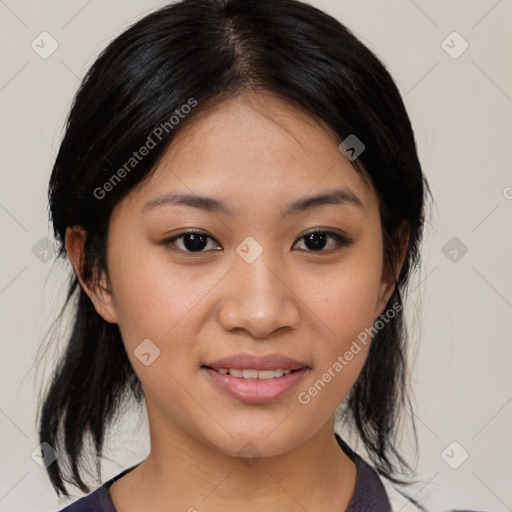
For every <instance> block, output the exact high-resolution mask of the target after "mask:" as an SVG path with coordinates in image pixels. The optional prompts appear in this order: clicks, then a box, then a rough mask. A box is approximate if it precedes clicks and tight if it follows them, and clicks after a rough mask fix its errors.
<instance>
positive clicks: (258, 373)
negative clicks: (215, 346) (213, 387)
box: [216, 368, 291, 380]
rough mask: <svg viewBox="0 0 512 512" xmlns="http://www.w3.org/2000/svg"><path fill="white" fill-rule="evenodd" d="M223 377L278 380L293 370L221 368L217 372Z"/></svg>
mask: <svg viewBox="0 0 512 512" xmlns="http://www.w3.org/2000/svg"><path fill="white" fill-rule="evenodd" d="M216 371H217V372H218V373H220V374H221V375H227V374H228V373H229V375H231V376H232V377H239V378H243V379H262V380H268V379H277V378H279V377H282V376H283V375H288V374H289V373H291V370H281V369H277V370H237V369H236V368H219V369H218V370H216Z"/></svg>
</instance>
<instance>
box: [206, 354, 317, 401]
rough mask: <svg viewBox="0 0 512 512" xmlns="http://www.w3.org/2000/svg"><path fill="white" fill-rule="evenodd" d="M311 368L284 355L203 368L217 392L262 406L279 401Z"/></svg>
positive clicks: (227, 360)
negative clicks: (261, 404) (262, 404)
mask: <svg viewBox="0 0 512 512" xmlns="http://www.w3.org/2000/svg"><path fill="white" fill-rule="evenodd" d="M310 369H311V367H310V366H309V365H307V364H305V363H303V362H301V361H297V360H295V359H290V358H287V357H284V356H281V355H275V354H274V355H268V356H264V357H262V356H253V355H250V354H239V355H237V356H233V357H229V358H224V359H220V360H218V361H214V362H211V363H209V364H205V365H202V366H201V370H202V371H204V372H205V374H206V375H207V377H208V380H209V382H210V383H211V384H213V386H214V388H216V389H217V390H218V391H220V392H221V393H223V394H224V395H228V396H230V397H232V398H235V399H236V400H237V401H241V402H245V403H251V404H258V403H267V402H273V401H276V400H279V399H280V398H282V397H284V396H285V395H287V394H288V393H290V392H291V390H292V389H293V388H294V387H295V386H296V385H297V384H298V382H299V381H300V380H301V379H302V378H303V377H304V376H305V375H306V373H308V372H309V370H310Z"/></svg>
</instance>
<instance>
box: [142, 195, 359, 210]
mask: <svg viewBox="0 0 512 512" xmlns="http://www.w3.org/2000/svg"><path fill="white" fill-rule="evenodd" d="M328 204H334V205H346V204H348V205H352V206H356V207H358V208H361V209H363V210H364V205H363V202H362V201H361V200H360V199H359V198H358V197H357V196H356V195H355V194H354V192H352V191H351V190H350V189H347V188H338V189H332V190H327V191H325V192H322V193H320V194H317V195H314V196H307V197H303V198H301V199H299V200H297V201H295V202H293V203H292V204H290V205H289V206H288V207H287V208H286V210H284V212H282V216H283V217H285V216H289V215H297V214H298V213H302V212H304V211H307V210H312V209H314V208H318V207H320V206H324V205H328ZM172 205H181V206H189V207H192V208H198V209H200V210H204V211H206V212H211V213H222V214H224V215H229V216H231V217H234V216H236V215H237V213H238V210H237V209H235V208H232V207H231V206H229V205H227V204H225V203H223V202H222V201H219V200H218V199H215V198H213V197H206V196H200V195H197V194H180V193H177V192H170V193H168V194H165V195H163V196H159V197H156V198H154V199H151V201H148V202H147V203H146V204H145V205H144V208H143V209H142V211H143V212H146V211H149V210H152V209H154V208H158V207H162V206H172Z"/></svg>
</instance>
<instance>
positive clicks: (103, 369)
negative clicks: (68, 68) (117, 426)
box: [39, 0, 428, 512]
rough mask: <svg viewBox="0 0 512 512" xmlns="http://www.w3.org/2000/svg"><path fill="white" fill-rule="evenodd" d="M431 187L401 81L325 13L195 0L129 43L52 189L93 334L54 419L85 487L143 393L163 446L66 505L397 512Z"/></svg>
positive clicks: (65, 369) (81, 121)
mask: <svg viewBox="0 0 512 512" xmlns="http://www.w3.org/2000/svg"><path fill="white" fill-rule="evenodd" d="M427 193H428V185H427V183H426V180H425V177H424V175H423V173H422V170H421V165H420V163H419V161H418V155H417V152H416V147H415V140H414V134H413V131H412V128H411V124H410V120H409V118H408V115H407V113H406V110H405V108H404V105H403V102H402V100H401V98H400V94H399V92H398V90H397V88H396V86H395V84H394V82H393V79H392V78H391V76H390V75H389V73H388V72H387V71H386V69H385V67H384V66H383V64H382V63H381V62H380V61H379V59H378V58H377V57H376V56H375V55H374V54H373V53H371V52H370V51H369V50H368V49H367V48H366V47H365V46H364V45H363V44H362V43H361V42H360V41H359V40H358V39H357V38H356V37H355V36H354V35H353V34H352V33H351V32H350V31H349V30H348V29H347V28H345V27H344V26H343V25H341V24H340V23H339V22H338V21H336V20H335V19H333V18H332V17H330V16H328V15H327V14H325V13H323V12H321V11H320V10H318V9H316V8H313V7H312V6H309V5H307V4H304V3H300V2H297V1H294V0H278V1H275V0H272V1H270V0H183V1H181V2H178V3H176V4H173V5H170V6H168V7H165V8H163V9H160V10H158V11H157V12H154V13H152V14H150V15H148V16H146V17H145V18H143V19H142V20H140V21H139V22H137V23H136V24H134V25H133V26H132V27H131V28H129V29H128V30H126V31H125V32H124V33H123V34H121V35H120V36H119V37H118V38H117V39H115V40H114V41H113V42H112V43H111V44H110V45H109V46H108V47H107V48H106V50H105V51H104V52H103V53H102V54H101V55H100V57H99V58H98V59H97V61H96V62H95V63H94V65H93V66H92V68H91V69H90V71H89V72H88V73H87V76H86V77H85V79H84V80H83V83H82V85H81V87H80V89H79V91H78V93H77V95H76V98H75V101H74V104H73V106H72V109H71V112H70V114H69V118H68V122H67V126H66V131H65V135H64V138H63V141H62V144H61V146H60V149H59V152H58V155H57V158H56V162H55V165H54V168H53V173H52V176H51V181H50V187H49V198H50V209H51V218H52V222H53V226H54V230H55V235H56V237H57V239H58V240H59V241H60V244H61V255H62V256H63V257H67V258H69V260H70V262H71V263H72V265H73V268H74V274H73V277H72V279H71V282H70V289H69V294H68V305H69V306H70V307H72V308H74V309H73V312H74V325H73V329H72V332H71V335H70V337H69V340H68V346H67V350H66V351H65V354H64V355H63V358H62V361H61V362H60V364H59V365H58V367H57V369H56V370H55V373H54V376H53V379H52V382H51V385H50V387H49V389H48V391H47V393H46V395H45V396H44V399H43V402H42V404H41V412H40V419H39V421H40V424H39V426H40V428H39V430H40V438H41V442H42V443H47V444H48V445H50V446H51V447H52V448H55V450H56V451H57V452H58V453H59V454H60V455H59V457H58V458H57V459H56V460H55V461H54V462H53V463H52V464H50V465H49V466H48V468H47V471H48V474H49V477H50V480H51V482H52V485H53V486H54V488H55V489H56V491H57V493H58V494H59V495H64V496H68V495H69V494H68V492H67V489H66V486H65V483H64V482H65V481H66V482H68V483H72V484H74V485H76V486H78V487H79V488H80V489H81V490H82V491H84V492H90V488H89V487H88V486H87V485H86V483H85V482H84V480H83V479H82V477H83V471H84V468H83V466H82V465H81V464H80V462H79V459H80V457H81V455H82V453H83V452H84V451H85V449H84V446H83V441H84V436H85V434H86V432H87V430H90V432H91V433H92V435H93V439H94V442H95V449H96V452H97V456H98V457H99V456H100V455H101V453H102V448H103V441H104V437H105V433H106V431H107V429H108V427H109V425H110V424H111V422H112V420H113V418H114V415H115V413H116V412H117V411H118V410H119V406H120V404H121V403H122V402H123V400H124V398H126V397H134V398H135V399H136V400H137V401H138V402H139V403H141V402H144V404H145V406H146V409H147V413H148V421H149V428H150V442H151V451H150V453H149V455H148V457H147V458H146V459H145V460H143V461H142V462H141V463H139V464H137V465H136V466H133V467H132V468H128V469H127V470H125V471H123V472H122V473H120V474H119V475H117V476H116V477H115V478H113V479H111V480H109V481H108V482H106V483H105V484H104V485H102V486H101V487H99V488H98V489H96V491H95V492H93V493H92V494H90V495H89V496H87V497H84V498H82V499H80V500H78V501H77V502H76V503H74V504H72V505H70V506H68V507H67V508H65V509H64V510H66V511H67V512H77V511H80V510H98V511H100V510H101V511H113V510H117V511H118V512H132V511H136V510H151V511H161V510H162V511H163V510H165V511H167V512H169V511H174V510H190V511H193V510H199V511H202V510H205V511H206V510H208V511H217V510H226V509H227V510H244V511H256V510H267V511H273V510H290V511H291V510H308V511H309V512H315V511H319V510H324V511H325V510H340V511H341V510H349V511H355V510H372V511H388V510H395V509H396V510H398V505H396V503H398V502H397V501H395V499H396V496H399V494H398V493H397V491H396V490H394V487H393V486H392V485H391V482H392V483H394V484H398V483H406V481H405V480H403V479H401V478H400V477H399V474H400V473H402V474H405V473H407V472H411V470H410V468H409V466H408V464H407V463H406V461H405V460H404V458H403V457H402V456H401V454H400V450H399V448H398V447H397V443H396V439H395V435H396V433H397V432H396V430H397V429H396V425H397V424H398V420H399V418H400V417H401V413H402V411H403V410H404V409H407V408H408V406H409V405H410V402H409V399H408V396H407V392H406V382H407V373H406V367H405V361H406V336H405V328H404V325H403V307H402V296H403V294H404V292H405V290H406V286H407V282H408V278H409V276H410V273H411V270H412V269H413V268H414V266H415V265H417V264H418V262H419V257H418V247H419V243H420V240H421V234H422V228H423V222H424V209H425V199H426V197H427ZM73 300H75V302H73ZM409 409H410V408H409ZM337 412H338V414H339V419H341V422H342V424H343V425H344V426H347V427H349V428H350V427H351V428H353V430H354V431H355V432H356V434H357V435H358V436H359V438H360V440H361V441H362V444H363V447H364V448H365V450H366V451H367V453H368V457H369V458H370V459H371V463H370V462H366V461H365V460H364V459H363V458H362V457H361V456H360V455H359V454H357V453H356V452H355V451H353V450H352V449H351V448H350V447H349V445H348V444H347V443H346V441H344V440H343V439H342V438H341V437H340V435H339V434H338V433H335V431H334V427H335V416H336V413H337ZM410 419H411V421H412V417H411V418H410ZM97 464H98V466H97V467H98V468H99V459H97ZM98 473H99V471H98ZM379 474H380V476H381V477H382V479H381V477H379ZM384 479H385V480H384ZM410 501H411V503H416V502H415V501H414V500H413V499H411V500H410ZM416 504H417V503H416ZM417 505H419V504H417ZM409 509H410V507H409Z"/></svg>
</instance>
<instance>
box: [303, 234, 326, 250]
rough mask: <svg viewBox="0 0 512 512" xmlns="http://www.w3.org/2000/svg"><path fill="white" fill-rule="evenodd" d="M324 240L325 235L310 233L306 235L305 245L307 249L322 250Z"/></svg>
mask: <svg viewBox="0 0 512 512" xmlns="http://www.w3.org/2000/svg"><path fill="white" fill-rule="evenodd" d="M315 239H316V241H315ZM318 239H319V240H318ZM325 240H326V236H325V233H310V234H309V235H306V245H307V247H308V248H309V249H323V248H324V247H325ZM308 242H311V243H308Z"/></svg>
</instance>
